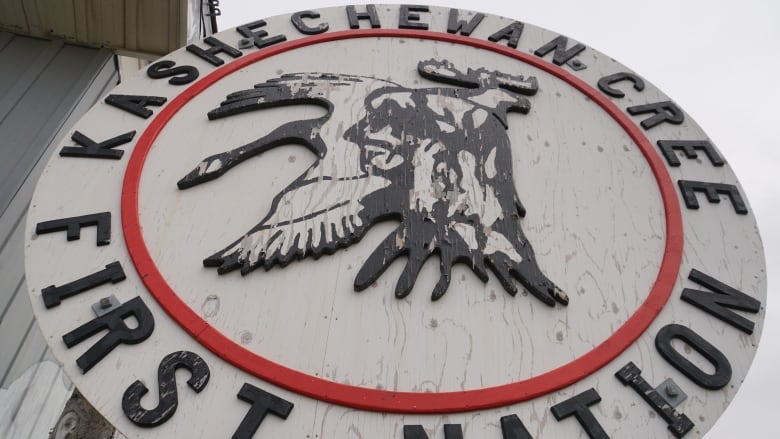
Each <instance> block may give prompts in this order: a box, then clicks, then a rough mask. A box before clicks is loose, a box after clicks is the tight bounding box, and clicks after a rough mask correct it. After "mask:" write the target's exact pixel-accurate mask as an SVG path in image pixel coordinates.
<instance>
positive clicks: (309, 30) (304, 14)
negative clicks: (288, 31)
mask: <svg viewBox="0 0 780 439" xmlns="http://www.w3.org/2000/svg"><path fill="white" fill-rule="evenodd" d="M304 18H320V13H319V12H315V11H301V12H296V13H294V14H292V16H291V17H290V21H292V24H293V26H295V28H296V29H298V32H300V33H302V34H304V35H317V34H321V33H323V32H327V30H328V28H329V27H330V26H328V23H320V24H318V25H317V27H311V26H309V25H308V24H306V22H304V21H303V19H304Z"/></svg>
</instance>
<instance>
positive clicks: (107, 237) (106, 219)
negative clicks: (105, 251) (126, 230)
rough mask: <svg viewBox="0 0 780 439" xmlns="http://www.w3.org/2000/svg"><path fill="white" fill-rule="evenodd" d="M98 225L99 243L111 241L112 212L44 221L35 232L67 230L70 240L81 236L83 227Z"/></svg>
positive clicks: (37, 226)
mask: <svg viewBox="0 0 780 439" xmlns="http://www.w3.org/2000/svg"><path fill="white" fill-rule="evenodd" d="M90 226H97V232H96V233H95V234H96V235H97V245H108V244H110V243H111V212H100V213H93V214H91V215H82V216H72V217H70V218H62V219H58V220H51V221H44V222H42V223H38V225H36V226H35V234H36V235H43V234H44V233H52V232H61V231H63V230H67V232H68V234H67V239H68V241H76V240H78V239H80V238H81V228H82V227H90Z"/></svg>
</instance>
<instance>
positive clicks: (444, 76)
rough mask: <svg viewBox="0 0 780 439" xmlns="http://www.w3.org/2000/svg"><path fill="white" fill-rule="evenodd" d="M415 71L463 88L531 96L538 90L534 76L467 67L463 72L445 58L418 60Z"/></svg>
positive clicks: (423, 75)
mask: <svg viewBox="0 0 780 439" xmlns="http://www.w3.org/2000/svg"><path fill="white" fill-rule="evenodd" d="M417 71H418V72H419V73H420V76H422V77H423V78H426V79H430V80H432V81H437V82H443V83H445V84H450V85H455V86H458V87H464V88H478V87H486V88H493V87H500V88H503V89H506V90H509V91H513V92H515V93H519V94H522V95H526V96H533V95H535V94H536V92H537V91H539V84H538V83H537V81H536V77H534V76H529V77H528V78H526V77H524V76H523V75H510V74H508V73H503V72H499V71H495V70H488V69H485V68H479V69H476V70H474V69H471V68H469V69H468V70H467V71H466V73H463V72H461V71H460V70H458V69H457V68H455V65H454V64H452V63H451V62H449V61H446V60H444V61H437V60H435V59H429V60H427V61H420V62H419V63H418V64H417Z"/></svg>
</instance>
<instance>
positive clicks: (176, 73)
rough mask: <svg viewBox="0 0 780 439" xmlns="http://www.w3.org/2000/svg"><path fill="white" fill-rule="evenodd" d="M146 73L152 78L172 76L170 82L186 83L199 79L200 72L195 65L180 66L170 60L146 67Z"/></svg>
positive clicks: (176, 83)
mask: <svg viewBox="0 0 780 439" xmlns="http://www.w3.org/2000/svg"><path fill="white" fill-rule="evenodd" d="M146 75H147V76H149V77H150V78H152V79H162V78H171V79H169V80H168V84H171V85H184V84H189V83H190V82H192V81H194V80H196V79H198V76H199V75H200V72H198V69H197V68H195V67H193V66H179V67H176V63H175V62H173V61H169V60H164V61H158V62H156V63H154V64H152V65H150V66H149V68H147V69H146Z"/></svg>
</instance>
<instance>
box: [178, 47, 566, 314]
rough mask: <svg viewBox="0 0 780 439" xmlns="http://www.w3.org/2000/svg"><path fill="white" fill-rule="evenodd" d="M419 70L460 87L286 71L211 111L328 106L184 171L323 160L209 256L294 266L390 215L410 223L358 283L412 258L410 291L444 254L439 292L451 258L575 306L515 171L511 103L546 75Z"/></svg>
mask: <svg viewBox="0 0 780 439" xmlns="http://www.w3.org/2000/svg"><path fill="white" fill-rule="evenodd" d="M418 72H419V74H420V75H421V76H423V77H425V78H428V79H432V80H434V81H437V82H442V83H445V84H449V85H451V86H455V87H436V88H419V89H414V88H408V87H404V86H402V85H399V84H395V83H393V82H390V81H385V80H380V79H376V78H370V77H361V76H354V75H336V74H320V73H301V74H289V75H283V76H282V77H280V78H276V79H272V80H269V81H267V82H265V83H261V84H258V85H256V86H255V88H254V89H251V90H245V91H239V92H237V93H232V94H230V95H228V96H227V99H226V100H225V101H224V102H222V104H221V105H220V107H219V108H216V109H214V110H212V111H211V112H209V115H208V116H209V118H210V119H217V118H222V117H227V116H231V115H234V114H238V113H244V112H249V111H255V110H260V109H263V108H270V107H276V106H281V105H296V104H314V105H319V106H321V107H324V108H325V109H326V110H327V114H326V115H325V116H323V117H319V118H314V119H307V120H301V121H294V122H290V123H287V124H284V125H282V126H280V127H278V128H276V129H275V130H273V131H272V132H271V133H269V134H268V135H266V136H263V137H262V138H260V139H257V140H256V141H254V142H251V143H248V144H246V145H243V146H240V147H238V148H236V149H234V150H231V151H228V152H224V153H221V154H217V155H214V156H211V157H208V158H206V159H205V160H203V161H202V162H201V163H200V165H199V166H197V167H196V168H195V169H194V170H193V171H191V172H190V173H189V174H187V175H186V176H185V177H184V178H182V179H181V180H180V181H179V183H178V186H179V188H180V189H187V188H189V187H192V186H194V185H198V184H201V183H204V182H207V181H210V180H213V179H215V178H218V177H220V176H222V175H224V174H225V173H226V172H227V171H228V170H229V169H231V168H232V167H233V166H236V165H237V164H239V163H241V162H243V161H244V160H246V159H248V158H250V157H253V156H255V155H258V154H260V153H262V152H264V151H266V150H268V149H270V148H274V147H276V146H280V145H285V144H291V143H295V144H301V145H304V146H306V147H308V148H309V149H310V150H312V151H313V152H314V153H315V154H317V156H318V160H317V161H316V162H315V163H314V164H313V165H312V166H311V167H310V168H309V169H307V170H306V171H305V172H304V173H303V175H301V176H299V177H298V178H297V179H296V180H295V181H293V182H292V183H291V184H290V185H289V186H288V187H287V188H285V189H284V190H283V191H282V192H281V193H280V194H278V195H277V196H276V197H275V198H274V201H273V204H272V206H271V209H270V211H269V213H268V214H267V215H266V217H265V218H263V219H262V220H261V221H260V222H259V223H258V224H257V225H256V226H255V227H253V228H252V229H251V230H249V231H248V232H246V233H245V234H244V235H242V236H241V237H239V238H238V239H237V240H236V241H235V242H233V243H231V244H230V245H228V246H227V247H225V248H224V249H223V250H220V251H219V252H217V253H215V254H214V255H212V256H209V257H208V258H206V259H205V260H204V265H205V266H207V267H217V270H218V272H219V273H220V274H223V273H227V272H229V271H232V270H235V269H240V271H241V273H242V274H246V273H249V272H250V271H252V270H254V269H255V268H257V267H260V266H263V267H265V268H266V269H269V268H271V267H273V266H274V265H280V266H284V265H286V264H287V263H289V262H290V261H291V260H292V259H294V258H301V257H306V256H308V255H312V256H314V257H318V256H320V255H322V254H323V253H332V252H334V251H335V250H337V249H338V248H339V247H345V246H348V245H350V244H352V243H354V242H356V241H358V240H359V239H360V238H361V237H362V236H363V235H364V233H365V231H366V230H367V229H368V228H369V227H371V225H373V224H375V223H377V222H380V221H384V220H389V219H392V220H397V221H400V224H399V225H398V227H397V228H396V229H395V230H394V231H393V232H391V233H390V234H389V235H388V236H387V237H386V238H385V239H384V240H383V241H382V242H381V243H380V244H379V246H377V248H376V249H375V250H374V251H373V253H372V254H371V255H370V256H369V257H368V259H367V260H366V261H365V263H364V265H363V266H362V268H361V269H360V270H359V272H358V274H357V276H356V279H355V289H356V290H358V291H360V290H362V289H364V288H366V287H368V286H369V285H371V284H372V283H373V282H374V281H375V280H376V279H378V278H379V277H380V276H381V275H382V273H383V272H384V271H385V270H386V269H387V267H388V266H389V265H390V264H391V263H392V262H393V261H394V260H395V259H397V258H398V257H400V256H406V257H407V264H406V267H405V268H404V270H403V273H402V274H401V276H400V278H399V280H398V283H397V285H396V291H395V294H396V297H399V298H402V297H405V296H406V295H408V294H409V293H410V292H411V290H412V287H413V285H414V282H415V279H416V278H417V275H418V273H419V271H420V269H421V268H422V266H423V264H424V263H425V261H426V260H427V259H428V257H430V256H431V255H433V254H434V253H435V254H438V256H439V259H440V278H439V281H438V283H437V284H436V286H435V287H434V290H433V292H432V296H431V297H432V299H433V300H436V299H438V298H440V297H441V296H442V295H443V294H444V293H445V292H446V291H447V288H448V286H449V282H450V273H451V269H452V266H453V264H455V263H464V264H467V265H469V266H470V267H471V269H472V270H473V271H474V273H475V274H476V275H477V276H478V277H479V278H480V279H482V280H483V281H487V279H488V269H489V270H490V271H492V272H493V273H494V274H495V276H496V277H497V278H498V280H499V281H500V282H501V284H502V286H503V287H504V289H505V290H506V291H507V292H509V293H510V294H512V295H514V294H516V292H517V287H516V285H515V283H514V280H513V279H517V280H518V281H519V282H520V283H521V284H522V285H523V286H524V287H525V288H526V289H527V290H528V291H529V292H530V293H532V294H533V295H534V296H536V297H537V298H539V299H540V300H542V301H543V302H544V303H545V304H547V305H550V306H553V305H554V304H555V302H556V301H557V302H559V303H562V304H564V305H565V304H567V303H568V298H567V296H566V295H565V294H564V293H563V291H561V290H560V289H559V288H558V287H557V286H556V285H555V284H554V283H553V282H552V281H550V280H549V279H548V278H547V277H546V276H545V275H544V274H542V272H541V270H540V269H539V267H538V265H537V263H536V258H535V255H534V251H533V248H532V246H531V244H530V243H529V242H528V240H527V239H526V237H525V235H524V234H523V232H522V230H521V227H520V220H521V218H522V217H523V216H524V215H525V209H524V208H523V206H522V204H521V203H520V200H519V198H518V196H517V192H516V191H515V187H514V182H513V178H512V159H511V145H510V141H509V138H508V136H507V134H506V127H507V113H508V112H510V111H516V112H520V113H527V112H528V111H529V109H530V102H529V100H528V98H527V96H533V95H534V94H535V93H536V92H537V90H538V86H537V83H536V79H535V78H533V77H530V78H523V77H522V76H512V75H506V74H502V73H499V72H495V71H489V70H486V69H478V70H472V69H469V70H468V71H467V72H466V73H463V72H460V71H459V70H457V69H456V68H455V67H454V66H453V65H451V64H450V63H448V62H447V61H443V62H439V61H435V60H430V61H424V62H421V63H419V65H418ZM345 121H346V123H344V122H345ZM344 126H348V128H346V129H344V128H343V127H344Z"/></svg>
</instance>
